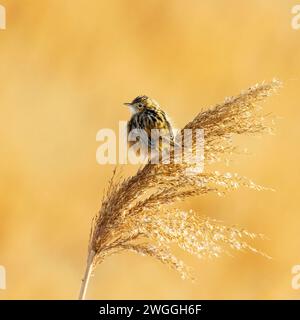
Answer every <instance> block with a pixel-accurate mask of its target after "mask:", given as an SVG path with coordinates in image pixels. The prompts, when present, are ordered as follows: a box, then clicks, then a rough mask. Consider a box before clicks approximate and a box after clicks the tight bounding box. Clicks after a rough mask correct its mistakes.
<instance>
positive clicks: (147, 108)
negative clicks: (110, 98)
mask: <svg viewBox="0 0 300 320" xmlns="http://www.w3.org/2000/svg"><path fill="white" fill-rule="evenodd" d="M125 105H127V106H129V107H130V109H131V112H132V117H131V119H130V120H129V122H128V124H127V131H128V134H129V133H130V132H132V130H134V129H143V130H145V132H146V134H147V137H146V138H147V141H142V143H143V142H144V143H145V144H146V143H147V144H148V150H149V149H150V148H154V149H157V150H162V149H163V148H164V147H165V146H166V145H165V143H164V144H162V143H161V142H160V143H159V141H162V140H163V141H164V142H166V141H168V144H169V145H170V142H171V144H172V142H173V131H172V126H171V124H170V121H169V119H168V117H167V115H166V113H165V112H164V111H163V110H162V109H161V108H160V106H159V104H158V103H157V102H156V101H155V100H153V99H151V98H149V97H147V96H145V95H142V96H138V97H136V98H135V99H134V100H133V101H132V102H130V103H125ZM152 129H159V130H160V135H161V136H162V137H163V138H161V137H160V138H159V137H158V136H156V135H155V132H152V139H151V130H152ZM134 143H135V142H129V146H131V145H132V144H134Z"/></svg>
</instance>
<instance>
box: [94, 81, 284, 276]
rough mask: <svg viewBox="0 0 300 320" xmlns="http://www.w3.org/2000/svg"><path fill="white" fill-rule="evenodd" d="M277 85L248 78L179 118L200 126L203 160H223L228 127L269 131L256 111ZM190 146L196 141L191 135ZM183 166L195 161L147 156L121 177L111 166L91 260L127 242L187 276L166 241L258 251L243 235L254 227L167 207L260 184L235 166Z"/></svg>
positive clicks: (206, 252) (197, 250) (209, 251)
mask: <svg viewBox="0 0 300 320" xmlns="http://www.w3.org/2000/svg"><path fill="white" fill-rule="evenodd" d="M280 86H281V83H280V82H279V81H277V80H273V81H272V82H270V83H263V84H261V85H255V86H253V87H251V88H249V89H248V90H246V91H243V92H242V93H241V94H240V95H238V96H236V97H229V98H226V99H225V101H224V102H223V103H222V104H218V105H216V106H214V107H212V108H209V109H207V110H205V111H203V112H201V113H199V114H198V115H197V116H196V117H195V119H194V120H193V121H191V122H190V123H188V124H187V125H186V126H185V128H184V129H204V138H205V143H204V152H205V162H206V164H209V163H213V162H216V161H221V160H224V159H225V161H227V156H229V155H230V154H232V153H234V152H235V151H236V147H235V146H234V145H233V141H232V136H233V135H235V134H257V133H265V132H270V124H269V122H270V121H269V120H270V117H269V116H263V115H262V114H261V108H260V107H259V103H261V102H262V101H263V100H264V99H265V98H266V97H268V96H270V95H271V94H272V93H274V92H276V90H277V89H278V88H279V87H280ZM192 148H196V144H195V141H194V140H193V145H192ZM186 169H194V167H193V165H191V164H189V163H188V162H185V163H182V164H175V163H171V164H169V165H165V164H151V163H148V164H146V165H145V166H143V167H141V168H140V169H139V170H138V172H137V173H136V175H134V176H132V177H129V178H127V179H123V180H122V179H121V178H120V177H117V173H116V171H114V173H113V177H112V179H111V180H110V182H109V184H108V188H107V191H106V195H105V197H104V199H103V202H102V207H101V210H100V211H99V213H98V214H97V215H96V217H95V219H94V220H93V223H92V229H91V236H90V244H89V250H93V251H95V252H96V260H95V261H96V262H95V263H99V262H102V261H103V259H104V258H105V257H106V256H108V255H111V254H115V253H118V252H121V251H124V250H131V251H134V252H136V253H139V254H141V255H147V256H151V257H154V258H156V259H158V260H159V261H161V262H163V263H165V264H167V265H169V266H170V267H171V268H173V269H175V270H177V271H178V272H179V273H180V274H181V276H182V277H183V278H186V277H188V275H189V272H188V268H187V267H186V266H185V265H184V264H183V262H182V261H180V260H179V259H177V258H176V257H175V256H174V255H173V254H172V252H171V249H170V247H169V245H170V244H174V243H175V244H177V245H178V246H179V247H180V248H181V249H183V250H184V251H186V252H189V253H191V254H193V255H195V256H197V257H199V258H203V257H215V256H219V255H220V254H221V253H222V252H228V250H229V249H234V250H249V251H252V252H255V253H260V254H262V253H261V252H260V251H258V250H257V249H255V248H254V247H252V246H251V245H250V244H248V242H247V241H246V239H247V238H248V239H250V240H251V239H254V238H257V237H259V238H261V235H258V236H257V235H256V234H254V233H250V232H248V231H246V230H244V229H239V228H237V227H227V226H224V225H223V224H222V223H220V222H217V221H215V220H212V219H208V218H203V217H200V216H199V215H198V214H197V213H195V212H194V211H189V212H185V211H180V210H176V209H175V210H174V209H172V208H170V207H169V205H170V204H174V203H175V202H177V201H182V200H184V199H186V198H188V197H192V196H195V195H200V194H206V193H209V192H215V193H217V194H218V195H222V194H224V193H225V192H227V191H231V190H235V189H237V188H239V187H241V186H243V187H248V188H251V189H255V190H258V191H260V190H264V189H266V188H264V187H261V186H259V185H256V184H255V183H254V182H253V181H251V180H249V179H247V178H246V177H242V176H239V175H238V174H235V173H229V172H227V173H223V174H222V173H219V172H217V171H214V172H209V171H206V172H203V173H195V174H187V171H186Z"/></svg>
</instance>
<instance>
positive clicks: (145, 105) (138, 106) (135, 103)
mask: <svg viewBox="0 0 300 320" xmlns="http://www.w3.org/2000/svg"><path fill="white" fill-rule="evenodd" d="M124 105H125V106H128V107H129V108H130V110H131V112H132V113H133V114H135V113H138V112H142V111H144V110H147V109H158V108H159V104H158V103H157V102H156V101H155V100H153V99H151V98H149V97H147V96H144V95H143V96H138V97H136V98H135V99H133V100H132V102H126V103H124Z"/></svg>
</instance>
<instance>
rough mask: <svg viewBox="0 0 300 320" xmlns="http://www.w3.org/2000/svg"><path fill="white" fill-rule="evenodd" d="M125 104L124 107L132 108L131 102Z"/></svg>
mask: <svg viewBox="0 0 300 320" xmlns="http://www.w3.org/2000/svg"><path fill="white" fill-rule="evenodd" d="M123 104H124V106H127V107H130V106H131V105H132V104H131V103H130V102H125V103H123Z"/></svg>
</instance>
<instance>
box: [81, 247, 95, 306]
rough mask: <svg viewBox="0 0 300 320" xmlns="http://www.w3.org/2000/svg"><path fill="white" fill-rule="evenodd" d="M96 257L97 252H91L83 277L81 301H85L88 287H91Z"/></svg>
mask: <svg viewBox="0 0 300 320" xmlns="http://www.w3.org/2000/svg"><path fill="white" fill-rule="evenodd" d="M94 257H95V251H93V250H91V251H90V253H89V255H88V259H87V263H86V269H85V273H84V277H83V279H82V282H81V288H80V293H79V300H84V299H85V295H86V292H87V288H88V285H89V281H90V277H91V274H92V271H93V260H94Z"/></svg>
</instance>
